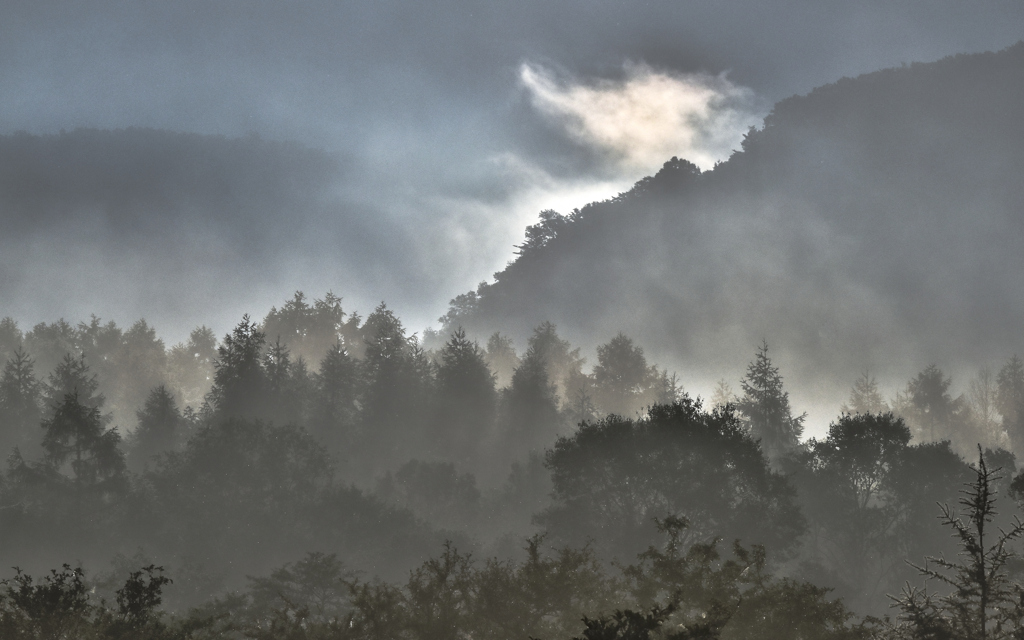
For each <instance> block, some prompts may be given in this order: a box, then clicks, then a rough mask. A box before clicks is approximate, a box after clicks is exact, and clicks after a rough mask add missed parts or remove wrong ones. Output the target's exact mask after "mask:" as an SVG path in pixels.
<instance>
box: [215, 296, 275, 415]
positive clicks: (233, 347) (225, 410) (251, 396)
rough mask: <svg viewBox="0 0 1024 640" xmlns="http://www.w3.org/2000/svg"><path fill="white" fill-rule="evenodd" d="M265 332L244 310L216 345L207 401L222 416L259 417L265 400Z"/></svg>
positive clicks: (264, 405)
mask: <svg viewBox="0 0 1024 640" xmlns="http://www.w3.org/2000/svg"><path fill="white" fill-rule="evenodd" d="M266 341H267V339H266V336H265V335H264V334H263V332H262V331H260V330H259V327H257V326H256V323H254V322H252V321H251V320H250V319H249V315H248V314H246V315H245V316H243V317H242V321H241V322H240V323H238V326H236V327H235V328H234V330H233V331H232V332H231V333H229V334H228V335H226V336H224V344H223V345H221V346H220V347H219V348H218V349H217V360H216V362H215V363H214V374H213V388H212V389H210V393H209V394H208V397H207V398H208V399H207V401H208V402H209V404H210V406H211V408H212V409H213V410H214V411H215V412H216V414H218V415H220V416H221V417H259V416H261V415H262V414H263V411H264V408H265V407H266V404H267V395H266V393H267V375H266V371H265V370H264V368H263V347H264V345H265V344H266Z"/></svg>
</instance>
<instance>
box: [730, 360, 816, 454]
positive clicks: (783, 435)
mask: <svg viewBox="0 0 1024 640" xmlns="http://www.w3.org/2000/svg"><path fill="white" fill-rule="evenodd" d="M740 387H741V388H742V389H743V398H742V399H740V401H739V402H738V403H737V404H736V407H737V408H738V409H739V410H740V412H741V413H742V414H743V416H744V418H745V421H746V425H747V429H748V430H749V431H750V435H751V437H753V438H754V440H759V441H760V442H761V450H762V451H764V453H765V455H766V456H768V458H769V459H772V460H774V459H777V458H779V457H781V456H784V455H786V454H788V453H790V452H792V451H794V450H795V449H796V448H797V446H798V445H799V443H800V435H801V434H802V433H803V430H804V426H803V423H804V418H805V417H806V415H807V414H803V415H800V416H797V417H793V414H792V411H791V410H790V406H789V393H788V392H786V391H783V389H782V375H781V374H780V373H779V368H778V367H776V366H775V365H773V364H772V361H771V359H770V358H769V357H768V342H767V341H765V342H763V343H762V344H761V347H760V348H759V349H758V350H757V356H756V357H755V358H754V361H753V362H751V363H750V365H749V366H748V367H747V377H746V378H744V379H743V380H742V381H741V382H740Z"/></svg>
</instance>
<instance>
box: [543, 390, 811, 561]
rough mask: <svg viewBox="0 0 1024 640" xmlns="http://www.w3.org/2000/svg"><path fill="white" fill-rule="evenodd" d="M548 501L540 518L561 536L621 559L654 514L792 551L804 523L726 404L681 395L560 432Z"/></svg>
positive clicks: (649, 529) (708, 532)
mask: <svg viewBox="0 0 1024 640" xmlns="http://www.w3.org/2000/svg"><path fill="white" fill-rule="evenodd" d="M546 464H547V467H548V468H549V469H550V470H551V473H552V480H553V482H554V492H553V497H554V500H555V502H554V505H553V506H552V507H550V508H549V509H548V510H546V511H545V512H543V513H542V514H541V515H540V516H539V517H538V522H539V523H541V524H542V525H544V526H545V527H547V528H548V530H549V531H551V533H552V535H553V536H555V537H556V538H557V539H558V540H560V541H565V542H571V543H574V544H581V543H583V542H585V541H586V540H587V539H590V538H593V539H594V540H595V544H596V545H598V548H599V550H600V551H601V552H602V553H609V554H612V555H615V556H618V557H620V558H621V557H629V556H631V555H632V554H634V553H636V552H638V551H639V550H640V549H642V548H644V547H645V546H648V545H650V544H651V543H652V541H653V540H654V539H655V537H656V536H657V532H656V531H655V529H654V527H653V526H652V519H653V518H656V517H664V516H666V515H668V514H679V515H682V516H684V517H686V519H687V520H688V521H689V522H690V523H691V529H690V530H689V531H690V532H691V534H692V535H693V536H695V537H696V538H698V539H700V538H707V537H711V536H723V537H725V538H727V539H733V538H743V539H745V540H751V541H754V542H758V543H763V544H766V545H768V546H769V547H770V548H772V549H775V550H776V551H777V552H778V553H780V554H781V553H785V552H786V551H787V550H789V549H792V548H793V546H794V544H795V539H796V537H797V536H798V535H799V534H800V533H801V532H802V531H803V527H804V523H803V518H802V517H801V515H800V511H799V507H798V506H797V504H796V502H795V492H794V490H793V488H792V487H791V486H790V485H789V483H788V482H787V481H786V479H785V478H784V477H782V476H780V475H778V474H777V473H774V472H772V471H771V469H769V467H768V463H767V461H766V460H765V458H764V456H763V455H762V453H761V451H760V450H759V449H758V447H757V444H756V443H755V442H754V441H753V440H751V439H750V437H749V436H748V435H747V433H746V431H745V430H744V429H743V427H742V426H741V424H740V422H739V420H738V419H737V418H736V417H735V416H734V415H733V413H732V412H731V410H729V409H719V408H716V409H713V410H712V411H710V412H708V411H705V410H704V409H703V408H702V406H701V404H700V401H699V400H691V399H690V398H689V397H688V396H685V395H684V396H683V398H682V399H681V400H680V401H679V402H676V403H674V404H671V405H656V406H654V407H651V409H650V412H649V414H648V416H646V417H643V418H640V419H636V420H632V419H625V418H620V417H618V416H609V417H608V418H605V419H603V420H601V421H599V422H596V423H584V424H581V425H580V427H579V428H578V430H577V431H576V432H575V433H574V434H573V435H572V436H570V437H563V438H559V440H558V441H557V442H556V443H555V446H554V448H553V449H551V450H549V451H548V453H547V458H546Z"/></svg>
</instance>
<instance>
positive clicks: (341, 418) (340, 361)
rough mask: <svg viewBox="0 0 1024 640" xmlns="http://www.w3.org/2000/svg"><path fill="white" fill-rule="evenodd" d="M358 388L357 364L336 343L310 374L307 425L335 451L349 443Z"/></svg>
mask: <svg viewBox="0 0 1024 640" xmlns="http://www.w3.org/2000/svg"><path fill="white" fill-rule="evenodd" d="M358 387H359V368H358V362H357V361H356V360H355V359H354V358H352V356H351V355H350V354H349V352H348V350H347V349H345V348H344V347H343V346H342V345H341V343H337V344H335V345H334V346H333V347H331V349H329V350H328V351H327V355H325V356H324V357H323V360H321V361H320V370H319V371H318V372H317V373H315V374H313V399H312V408H311V418H310V425H311V430H312V432H313V433H314V434H315V435H317V436H319V437H320V439H321V440H322V441H323V442H325V443H327V444H328V445H329V446H330V447H331V448H332V449H334V450H336V451H337V450H347V449H348V448H349V447H350V446H351V444H352V441H351V439H352V430H353V429H354V428H355V424H356V420H357V416H358V411H359V407H358V405H357V403H356V400H357V398H358V391H359V390H358Z"/></svg>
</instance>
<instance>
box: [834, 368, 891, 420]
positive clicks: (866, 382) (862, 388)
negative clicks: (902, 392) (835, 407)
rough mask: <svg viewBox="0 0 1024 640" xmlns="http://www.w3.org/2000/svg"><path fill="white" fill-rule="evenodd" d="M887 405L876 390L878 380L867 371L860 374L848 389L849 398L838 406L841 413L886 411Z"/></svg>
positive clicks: (887, 409)
mask: <svg viewBox="0 0 1024 640" xmlns="http://www.w3.org/2000/svg"><path fill="white" fill-rule="evenodd" d="M887 411H889V405H887V404H886V403H885V399H884V398H882V394H881V393H880V392H879V391H878V382H876V381H875V377H874V376H872V375H870V374H869V373H868V372H867V371H865V372H864V373H862V374H861V376H860V377H859V378H857V381H856V382H854V383H853V388H852V389H851V390H850V400H849V403H848V404H844V405H843V406H842V407H841V408H840V412H841V413H847V414H854V413H864V414H867V413H886V412H887Z"/></svg>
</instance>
